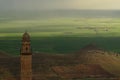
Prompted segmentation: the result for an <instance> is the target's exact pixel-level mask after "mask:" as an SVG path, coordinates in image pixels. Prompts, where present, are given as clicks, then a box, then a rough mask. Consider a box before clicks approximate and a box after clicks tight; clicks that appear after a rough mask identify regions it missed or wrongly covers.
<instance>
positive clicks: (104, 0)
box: [0, 0, 120, 10]
mask: <svg viewBox="0 0 120 80" xmlns="http://www.w3.org/2000/svg"><path fill="white" fill-rule="evenodd" d="M119 3H120V1H118V0H116V1H115V0H34V1H33V0H0V10H59V9H63V10H64V9H65V10H66V9H76V10H120V5H119Z"/></svg>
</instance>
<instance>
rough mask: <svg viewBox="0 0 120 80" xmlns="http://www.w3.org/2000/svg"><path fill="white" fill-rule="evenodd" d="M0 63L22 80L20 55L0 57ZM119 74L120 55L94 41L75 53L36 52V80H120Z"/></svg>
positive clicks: (34, 72)
mask: <svg viewBox="0 0 120 80" xmlns="http://www.w3.org/2000/svg"><path fill="white" fill-rule="evenodd" d="M0 67H1V68H6V69H8V71H10V73H11V74H12V75H14V76H15V77H14V78H16V79H17V80H19V77H20V76H19V75H20V60H19V57H9V58H0ZM63 73H64V75H63ZM95 73H96V74H95ZM118 77H120V56H119V55H118V54H116V53H112V52H106V51H104V50H102V49H100V48H99V47H97V46H96V45H94V44H90V45H88V46H86V47H84V48H82V49H81V50H80V51H78V52H76V53H73V54H49V53H34V54H33V80H59V79H60V80H64V79H66V80H67V79H68V78H69V79H79V78H108V79H109V78H111V80H119V79H117V78H118ZM95 80H96V79H95Z"/></svg>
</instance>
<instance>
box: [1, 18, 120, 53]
mask: <svg viewBox="0 0 120 80" xmlns="http://www.w3.org/2000/svg"><path fill="white" fill-rule="evenodd" d="M26 30H27V31H28V32H29V33H30V35H31V42H32V48H33V52H46V53H72V52H76V51H79V50H80V49H81V48H82V47H84V46H85V45H87V44H91V43H95V44H97V45H98V46H99V47H100V48H103V49H105V50H108V51H114V52H120V32H119V31H120V18H82V17H78V18H72V17H71V18H70V17H69V18H62V17H57V18H47V19H40V18H35V19H7V18H0V50H1V51H5V52H7V53H10V54H19V51H20V46H21V37H22V34H23V33H24V32H25V31H26Z"/></svg>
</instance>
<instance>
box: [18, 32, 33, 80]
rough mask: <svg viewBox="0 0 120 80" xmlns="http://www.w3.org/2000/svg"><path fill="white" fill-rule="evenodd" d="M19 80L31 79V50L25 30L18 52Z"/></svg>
mask: <svg viewBox="0 0 120 80" xmlns="http://www.w3.org/2000/svg"><path fill="white" fill-rule="evenodd" d="M20 61H21V80H32V51H31V46H30V36H29V34H28V33H27V32H25V33H24V34H23V38H22V47H21V52H20Z"/></svg>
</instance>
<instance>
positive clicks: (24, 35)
mask: <svg viewBox="0 0 120 80" xmlns="http://www.w3.org/2000/svg"><path fill="white" fill-rule="evenodd" d="M22 41H23V42H26V41H27V42H29V41H30V35H29V34H28V33H27V32H25V33H24V34H23V38H22Z"/></svg>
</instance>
